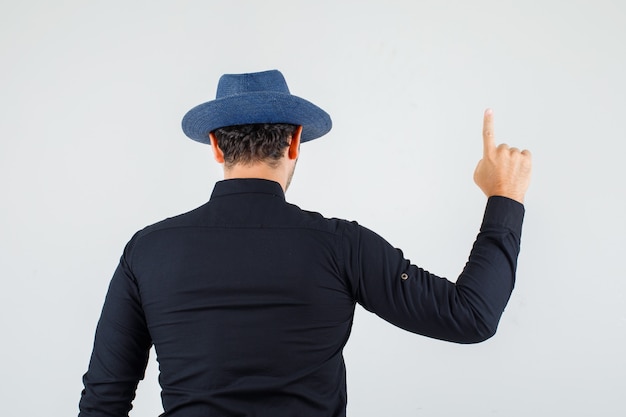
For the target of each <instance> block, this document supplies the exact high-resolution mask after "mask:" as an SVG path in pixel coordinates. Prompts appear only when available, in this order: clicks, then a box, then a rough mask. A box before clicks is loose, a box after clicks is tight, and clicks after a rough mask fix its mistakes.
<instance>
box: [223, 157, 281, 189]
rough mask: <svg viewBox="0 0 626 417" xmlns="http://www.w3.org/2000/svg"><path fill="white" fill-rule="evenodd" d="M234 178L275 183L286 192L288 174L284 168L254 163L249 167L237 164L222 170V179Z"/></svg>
mask: <svg viewBox="0 0 626 417" xmlns="http://www.w3.org/2000/svg"><path fill="white" fill-rule="evenodd" d="M235 178H259V179H263V180H270V181H275V182H277V183H279V184H280V186H281V187H282V188H283V191H287V185H288V184H287V182H288V180H289V174H288V173H286V172H285V169H284V167H282V166H278V167H276V168H273V167H271V166H269V165H268V164H265V163H255V164H250V165H242V164H237V165H234V166H231V167H229V168H226V167H225V168H224V179H226V180H230V179H235Z"/></svg>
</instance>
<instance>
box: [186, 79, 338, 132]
mask: <svg viewBox="0 0 626 417" xmlns="http://www.w3.org/2000/svg"><path fill="white" fill-rule="evenodd" d="M256 123H288V124H293V125H299V126H302V135H301V138H300V141H301V142H307V141H309V140H313V139H317V138H319V137H320V136H323V135H325V134H326V133H328V131H330V129H331V127H332V121H331V119H330V116H329V115H328V113H326V112H325V111H324V110H322V109H320V108H319V107H317V106H316V105H315V104H313V103H311V102H309V101H307V100H305V99H303V98H300V97H298V96H294V95H291V94H283V93H277V92H267V91H259V92H251V93H244V94H238V95H233V96H228V97H224V98H221V99H216V100H213V101H209V102H206V103H203V104H200V105H198V106H196V107H194V108H193V109H191V110H189V111H188V112H187V114H186V115H185V117H183V121H182V128H183V132H185V135H187V136H188V137H189V138H191V139H193V140H195V141H198V142H202V143H209V142H210V140H209V133H210V132H212V131H214V130H215V129H219V128H221V127H226V126H236V125H245V124H256Z"/></svg>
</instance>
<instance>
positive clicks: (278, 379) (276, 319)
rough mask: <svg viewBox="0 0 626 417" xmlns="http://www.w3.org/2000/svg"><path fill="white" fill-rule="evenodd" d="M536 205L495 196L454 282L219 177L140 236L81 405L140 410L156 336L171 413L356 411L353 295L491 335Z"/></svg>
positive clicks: (372, 237)
mask: <svg viewBox="0 0 626 417" xmlns="http://www.w3.org/2000/svg"><path fill="white" fill-rule="evenodd" d="M523 215H524V208H523V206H522V205H521V204H519V203H517V202H515V201H513V200H510V199H507V198H504V197H491V198H490V199H489V200H488V202H487V207H486V210H485V215H484V219H483V223H482V227H481V231H480V233H479V235H478V237H477V239H476V242H475V244H474V247H473V248H472V251H471V254H470V258H469V261H468V263H467V265H466V267H465V268H464V270H463V272H462V274H461V275H460V276H459V278H458V279H457V281H456V284H455V283H452V282H450V281H448V280H446V279H444V278H439V277H437V276H435V275H433V274H430V273H428V272H427V271H425V270H423V269H421V268H419V267H417V266H415V265H411V264H410V262H409V261H408V260H406V259H405V258H404V256H403V254H402V252H401V251H400V250H399V249H395V248H393V247H392V246H391V245H389V244H388V243H387V242H386V241H385V240H383V239H382V238H381V237H379V236H378V235H376V234H375V233H373V232H372V231H370V230H368V229H366V228H364V227H362V226H360V225H358V224H357V223H354V222H348V221H345V220H339V219H326V218H324V217H322V216H321V215H320V214H318V213H313V212H309V211H304V210H301V209H300V208H298V207H296V206H294V205H291V204H289V203H287V202H286V201H285V197H284V193H283V190H282V188H281V187H280V185H279V184H278V183H275V182H272V181H266V180H258V179H236V180H226V181H221V182H218V183H217V184H216V185H215V189H214V191H213V194H212V196H211V199H210V201H209V202H208V203H206V204H205V205H203V206H201V207H199V208H197V209H195V210H193V211H191V212H188V213H185V214H182V215H180V216H177V217H173V218H169V219H166V220H164V221H162V222H159V223H157V224H154V225H152V226H149V227H147V228H145V229H143V230H141V231H139V232H138V233H136V234H135V236H133V238H132V239H131V240H130V242H129V243H128V245H127V246H126V248H125V250H124V254H123V256H122V257H121V260H120V264H119V266H118V268H117V270H116V272H115V274H114V276H113V278H112V281H111V284H110V287H109V290H108V293H107V297H106V301H105V304H104V308H103V311H102V316H101V318H100V321H99V323H98V327H97V330H96V338H95V344H94V349H93V353H92V357H91V361H90V364H89V369H88V371H87V373H86V374H85V376H84V384H85V389H84V390H83V393H82V397H81V401H80V409H81V413H80V416H82V417H87V416H126V415H127V413H128V411H129V410H130V408H131V401H132V399H133V398H134V395H135V390H136V387H137V383H138V381H139V380H140V379H142V378H143V375H144V372H145V367H146V362H147V359H148V352H149V349H150V347H151V346H152V344H154V346H155V349H156V353H157V360H158V362H159V369H160V377H159V382H160V385H161V387H162V399H163V407H164V410H165V413H164V414H163V415H164V416H170V417H201V416H202V417H206V416H257V417H260V416H271V417H276V416H299V417H305V416H344V415H345V408H346V382H345V367H344V362H343V357H342V350H343V347H344V345H345V344H346V342H347V340H348V336H349V335H350V329H351V325H352V319H353V315H354V307H355V303H357V302H358V303H359V304H361V305H362V306H363V307H364V308H366V309H367V310H369V311H372V312H374V313H376V314H378V315H379V316H380V317H382V318H384V319H385V320H387V321H389V322H391V323H393V324H395V325H396V326H399V327H401V328H404V329H406V330H408V331H411V332H415V333H419V334H422V335H425V336H429V337H434V338H438V339H443V340H449V341H454V342H459V343H475V342H479V341H482V340H485V339H486V338H488V337H490V336H491V335H493V334H494V332H495V331H496V327H497V325H498V321H499V319H500V316H501V314H502V312H503V310H504V307H505V305H506V303H507V301H508V299H509V296H510V294H511V291H512V289H513V285H514V281H515V269H516V263H517V255H518V252H519V242H520V234H521V227H522V218H523Z"/></svg>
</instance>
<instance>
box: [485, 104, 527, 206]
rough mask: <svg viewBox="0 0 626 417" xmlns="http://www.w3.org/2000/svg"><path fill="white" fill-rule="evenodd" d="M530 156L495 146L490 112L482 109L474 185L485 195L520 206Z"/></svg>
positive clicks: (524, 191) (522, 199)
mask: <svg viewBox="0 0 626 417" xmlns="http://www.w3.org/2000/svg"><path fill="white" fill-rule="evenodd" d="M531 166H532V163H531V155H530V152H528V151H527V150H523V151H521V152H520V150H519V149H517V148H509V147H508V146H507V145H505V144H500V145H498V146H497V147H496V142H495V139H494V135H493V111H492V110H491V109H487V110H485V118H484V120H483V159H481V160H480V161H478V165H477V166H476V170H475V171H474V182H476V185H478V186H479V187H480V189H481V190H483V192H484V193H485V194H486V195H487V197H491V196H496V195H497V196H502V197H508V198H511V199H513V200H516V201H519V202H520V203H522V204H523V203H524V195H525V194H526V190H527V189H528V184H529V183H530V172H531Z"/></svg>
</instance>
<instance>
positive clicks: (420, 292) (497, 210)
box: [344, 197, 524, 343]
mask: <svg viewBox="0 0 626 417" xmlns="http://www.w3.org/2000/svg"><path fill="white" fill-rule="evenodd" d="M523 217H524V206H523V205H522V204H520V203H518V202H516V201H514V200H511V199H508V198H505V197H490V198H489V199H488V201H487V206H486V208H485V213H484V217H483V222H482V226H481V228H480V232H479V234H478V236H477V238H476V241H475V242H474V245H473V247H472V250H471V253H470V256H469V260H468V261H467V263H466V265H465V268H464V269H463V271H462V272H461V274H460V276H459V277H458V279H457V280H456V283H453V282H451V281H449V280H447V279H445V278H441V277H438V276H436V275H434V274H431V273H429V272H428V271H426V270H424V269H422V268H419V267H417V266H415V265H413V264H411V263H410V261H409V260H407V259H405V258H404V256H403V253H402V251H400V250H399V249H395V248H393V247H392V246H391V245H390V244H389V243H387V242H386V241H385V240H384V239H382V238H381V237H380V236H378V235H376V234H375V233H374V232H372V231H370V230H368V229H366V228H364V227H361V226H358V225H353V226H354V227H352V228H350V229H349V231H348V232H347V233H346V235H345V236H344V238H345V239H348V240H349V241H350V242H345V243H346V244H344V250H345V251H347V253H346V254H345V255H344V256H345V260H346V268H347V269H346V274H347V276H348V279H349V281H350V284H351V287H352V291H353V295H354V297H355V300H356V301H357V302H358V303H359V304H361V305H362V306H363V307H364V308H365V309H367V310H369V311H371V312H373V313H376V314H377V315H379V316H380V317H382V318H383V319H385V320H387V321H389V322H390V323H393V324H394V325H396V326H398V327H401V328H403V329H406V330H408V331H411V332H414V333H418V334H422V335H424V336H428V337H432V338H436V339H441V340H447V341H451V342H457V343H477V342H481V341H484V340H486V339H488V338H489V337H491V336H492V335H493V334H495V332H496V329H497V327H498V322H499V320H500V317H501V315H502V313H503V311H504V308H505V307H506V304H507V302H508V300H509V298H510V296H511V292H512V291H513V287H514V284H515V271H516V267H517V257H518V254H519V249H520V238H521V229H522V221H523Z"/></svg>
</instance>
